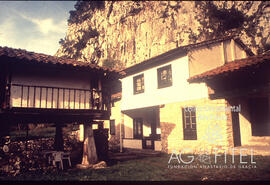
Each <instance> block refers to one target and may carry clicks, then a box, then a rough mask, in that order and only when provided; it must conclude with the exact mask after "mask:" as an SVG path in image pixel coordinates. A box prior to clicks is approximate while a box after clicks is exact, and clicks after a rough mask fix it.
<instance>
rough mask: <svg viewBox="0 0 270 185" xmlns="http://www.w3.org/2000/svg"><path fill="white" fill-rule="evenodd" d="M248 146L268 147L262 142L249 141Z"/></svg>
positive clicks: (266, 143) (269, 144)
mask: <svg viewBox="0 0 270 185" xmlns="http://www.w3.org/2000/svg"><path fill="white" fill-rule="evenodd" d="M248 144H249V145H254V146H270V143H269V142H263V141H249V143H248Z"/></svg>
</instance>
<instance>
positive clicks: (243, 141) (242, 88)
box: [189, 52, 270, 151]
mask: <svg viewBox="0 0 270 185" xmlns="http://www.w3.org/2000/svg"><path fill="white" fill-rule="evenodd" d="M269 74H270V52H266V53H264V54H261V55H257V56H252V57H249V58H245V59H241V60H235V61H232V62H230V63H227V64H225V65H224V66H221V67H218V68H216V69H213V70H210V71H207V72H205V73H202V74H200V75H196V76H194V77H191V78H189V82H191V83H199V82H205V83H206V84H207V86H208V93H209V98H210V99H225V100H226V101H227V104H228V106H238V105H240V107H241V110H240V111H239V112H233V111H232V112H231V114H230V115H231V117H229V118H228V120H229V121H231V124H232V130H233V145H234V147H237V146H243V147H244V146H247V147H255V146H256V147H261V148H263V147H264V148H267V147H268V148H269V146H270V75H269ZM256 147H255V148H256ZM261 148H260V149H261ZM260 149H259V150H258V151H260Z"/></svg>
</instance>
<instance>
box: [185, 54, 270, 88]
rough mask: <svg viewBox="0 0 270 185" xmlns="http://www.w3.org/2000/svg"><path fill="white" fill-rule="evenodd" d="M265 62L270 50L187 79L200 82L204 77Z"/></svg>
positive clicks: (267, 60)
mask: <svg viewBox="0 0 270 185" xmlns="http://www.w3.org/2000/svg"><path fill="white" fill-rule="evenodd" d="M265 62H269V63H270V51H269V52H266V53H264V54H261V55H255V56H251V57H248V58H244V59H239V60H234V61H232V62H230V63H227V64H225V65H223V66H220V67H217V68H215V69H212V70H209V71H206V72H204V73H201V74H198V75H195V76H192V77H190V78H189V79H188V82H190V83H192V82H202V81H204V80H205V79H209V78H211V77H214V76H216V75H220V74H224V73H229V72H233V71H237V70H240V69H244V68H247V67H250V66H255V65H260V64H262V63H265Z"/></svg>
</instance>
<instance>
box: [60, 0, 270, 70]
mask: <svg viewBox="0 0 270 185" xmlns="http://www.w3.org/2000/svg"><path fill="white" fill-rule="evenodd" d="M75 8H76V9H77V10H76V11H72V12H71V15H70V19H69V27H68V31H67V35H66V37H65V38H64V39H61V41H60V44H61V46H60V48H59V50H58V51H57V53H56V55H57V56H66V57H69V58H75V59H78V60H82V61H85V62H92V63H98V64H99V65H102V63H103V62H104V61H112V62H114V63H113V66H114V67H124V66H125V67H128V66H130V65H133V64H136V63H139V62H142V61H143V60H146V59H148V58H151V57H153V56H156V55H159V54H161V53H164V52H166V51H168V50H170V49H173V48H176V47H179V46H183V45H187V44H191V43H197V42H200V41H203V40H206V39H211V38H215V37H220V36H223V35H225V34H227V33H229V32H232V31H234V32H236V33H237V34H239V36H240V38H241V39H242V40H243V42H244V43H245V44H247V46H249V47H250V48H251V49H252V50H253V52H255V53H257V52H258V53H261V52H264V51H265V50H268V49H269V48H270V47H269V45H270V44H269V43H270V38H269V31H270V24H269V18H270V3H269V2H262V1H231V2H230V1H226V2H220V1H217V2H206V1H203V2H200V1H168V2H167V1H116V2H114V1H103V2H99V3H98V2H90V3H89V2H88V3H86V2H78V3H77V4H76V7H75Z"/></svg>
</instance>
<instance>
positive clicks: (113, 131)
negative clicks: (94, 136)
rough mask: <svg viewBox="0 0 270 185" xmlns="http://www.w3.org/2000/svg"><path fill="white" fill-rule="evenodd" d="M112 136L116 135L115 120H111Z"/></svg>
mask: <svg viewBox="0 0 270 185" xmlns="http://www.w3.org/2000/svg"><path fill="white" fill-rule="evenodd" d="M110 134H111V135H115V120H114V119H113V120H110Z"/></svg>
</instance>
